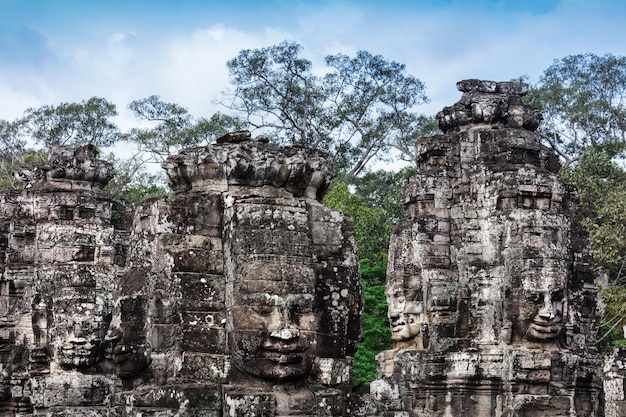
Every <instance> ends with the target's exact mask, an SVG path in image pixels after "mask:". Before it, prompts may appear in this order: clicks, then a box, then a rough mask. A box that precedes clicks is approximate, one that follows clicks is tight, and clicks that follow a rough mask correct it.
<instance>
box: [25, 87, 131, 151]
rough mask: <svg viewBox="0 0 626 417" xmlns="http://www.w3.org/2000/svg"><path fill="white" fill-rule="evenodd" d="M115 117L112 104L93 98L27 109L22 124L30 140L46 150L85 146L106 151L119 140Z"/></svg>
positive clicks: (102, 99)
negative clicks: (112, 119)
mask: <svg viewBox="0 0 626 417" xmlns="http://www.w3.org/2000/svg"><path fill="white" fill-rule="evenodd" d="M114 116H117V110H116V107H115V104H113V103H111V102H109V101H108V100H106V99H104V98H101V97H92V98H90V99H89V100H83V101H81V102H80V103H61V104H59V105H57V106H50V105H45V106H41V107H39V108H29V109H27V110H26V111H25V112H24V117H23V119H22V121H21V123H22V124H23V126H24V127H25V129H26V132H27V133H28V134H29V136H30V138H31V139H32V140H33V141H35V142H36V143H38V144H40V145H42V146H44V147H45V148H49V147H51V146H52V145H67V146H70V147H78V146H81V145H86V144H92V145H95V146H97V147H107V146H111V145H113V144H115V143H116V142H118V141H120V140H121V139H122V137H121V134H120V131H119V128H118V127H117V125H116V124H115V123H114V122H112V121H111V118H112V117H114Z"/></svg>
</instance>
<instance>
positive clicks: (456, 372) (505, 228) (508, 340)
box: [369, 80, 601, 417]
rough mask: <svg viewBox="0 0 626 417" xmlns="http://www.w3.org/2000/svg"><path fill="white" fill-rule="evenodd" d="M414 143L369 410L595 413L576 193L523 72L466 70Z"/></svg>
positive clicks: (591, 308)
mask: <svg viewBox="0 0 626 417" xmlns="http://www.w3.org/2000/svg"><path fill="white" fill-rule="evenodd" d="M458 88H459V90H461V91H462V92H463V96H462V98H461V100H460V101H459V103H457V104H455V105H453V106H451V107H447V108H445V109H444V110H443V111H442V112H440V113H439V114H438V115H437V119H438V121H439V125H440V127H441V129H442V130H443V131H444V132H447V133H446V134H445V135H439V136H434V137H429V138H422V139H421V140H420V141H418V143H417V145H416V154H417V155H418V156H417V160H416V162H417V172H416V174H414V175H412V176H410V177H408V178H407V179H405V181H404V184H403V187H402V194H401V198H402V201H403V202H404V215H403V218H402V219H401V220H400V221H399V222H398V224H397V225H396V227H395V229H394V231H393V234H392V237H391V244H390V250H389V267H388V271H387V290H386V293H387V299H388V302H389V320H390V325H391V328H392V338H393V340H395V342H396V345H395V348H394V349H392V350H390V351H386V352H382V353H381V354H379V356H378V359H377V360H378V370H379V379H378V380H376V381H374V383H372V397H373V398H374V399H375V404H376V408H377V410H376V411H372V410H370V411H369V413H370V415H381V416H382V415H385V416H388V415H396V416H400V415H402V416H433V417H435V416H442V417H443V416H467V415H471V416H476V417H494V416H501V415H502V416H504V415H506V416H546V415H555V416H556V415H559V416H561V415H563V416H564V415H578V416H582V415H584V416H598V415H601V414H600V411H599V410H600V407H599V392H600V384H599V374H598V363H599V361H598V357H597V352H596V349H595V330H596V329H595V318H596V317H595V299H596V296H597V290H596V288H595V286H594V283H593V279H594V277H593V274H592V272H591V265H590V255H589V248H588V242H587V240H586V239H585V235H584V233H583V232H582V230H581V229H580V227H579V225H578V224H577V223H576V209H577V196H576V192H575V190H573V189H571V188H570V187H568V186H567V185H565V184H564V183H563V181H562V180H561V179H560V177H559V175H558V168H559V167H558V161H557V158H556V156H555V155H554V154H553V153H552V152H551V151H549V150H548V149H547V148H545V147H543V146H542V145H541V143H540V137H539V135H537V134H535V133H534V132H533V130H534V129H536V127H537V124H538V121H539V120H540V115H539V114H538V113H537V112H536V111H535V110H534V109H531V108H529V107H527V106H524V105H523V104H522V102H521V98H520V97H521V95H523V94H525V92H526V88H527V87H526V86H524V85H521V84H517V83H496V82H491V81H479V80H466V81H462V82H460V83H459V84H458Z"/></svg>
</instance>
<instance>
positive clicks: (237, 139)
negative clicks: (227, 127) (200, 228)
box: [161, 131, 335, 201]
mask: <svg viewBox="0 0 626 417" xmlns="http://www.w3.org/2000/svg"><path fill="white" fill-rule="evenodd" d="M161 166H162V167H163V169H165V172H166V173H167V176H168V180H169V183H170V186H171V187H172V189H173V190H174V192H175V193H181V192H187V191H192V190H193V191H196V192H223V191H226V190H227V189H228V187H229V186H233V185H236V186H249V187H262V186H274V187H281V188H285V189H286V190H287V191H289V192H290V193H292V194H293V195H294V196H296V197H306V198H312V199H317V200H320V201H321V199H322V197H323V196H324V194H325V193H326V191H327V190H328V187H329V186H330V183H331V181H332V179H333V178H334V176H335V170H334V169H333V167H332V165H331V163H330V161H329V160H328V154H327V153H326V152H322V151H319V150H316V149H312V148H306V147H300V146H285V147H281V146H278V145H275V144H271V143H268V141H267V138H265V137H264V136H260V137H257V138H254V139H253V138H252V137H251V135H250V132H248V131H240V132H233V133H229V134H226V135H225V136H222V137H221V138H219V139H218V140H217V143H216V144H212V145H208V146H204V147H197V148H189V149H185V150H183V151H182V152H181V153H180V154H178V155H172V156H169V157H168V158H167V159H166V160H165V161H164V162H163V164H162V165H161Z"/></svg>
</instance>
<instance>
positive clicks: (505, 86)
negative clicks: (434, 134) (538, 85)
mask: <svg viewBox="0 0 626 417" xmlns="http://www.w3.org/2000/svg"><path fill="white" fill-rule="evenodd" d="M457 88H458V90H459V91H462V92H463V96H462V97H461V99H460V100H459V101H458V102H457V103H456V104H454V105H452V106H450V107H444V109H443V110H442V111H440V112H439V113H437V116H436V118H437V123H438V124H439V128H440V129H441V130H442V131H443V132H444V133H446V132H449V131H450V132H460V131H464V130H467V129H470V128H487V129H493V128H496V129H497V128H504V127H510V128H523V129H527V130H531V131H534V130H536V129H537V128H538V127H539V124H540V122H541V119H542V118H541V114H540V113H539V111H538V110H537V109H535V108H533V107H531V106H528V105H526V104H524V103H523V102H522V97H523V96H524V95H526V94H527V93H528V85H527V84H524V83H520V82H514V81H510V82H495V81H482V80H475V79H471V80H463V81H459V82H458V83H457Z"/></svg>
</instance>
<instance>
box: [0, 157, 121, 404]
mask: <svg viewBox="0 0 626 417" xmlns="http://www.w3.org/2000/svg"><path fill="white" fill-rule="evenodd" d="M96 155H97V152H96V150H95V147H93V146H90V145H88V146H84V147H81V148H78V149H77V150H76V151H72V150H70V149H68V148H65V147H54V148H53V149H51V150H50V154H49V158H48V163H47V164H46V165H43V166H39V167H34V168H29V169H24V170H22V171H20V172H19V173H18V178H19V179H20V180H21V181H22V182H23V183H24V189H23V190H21V191H12V192H8V193H6V194H3V196H2V201H0V211H1V220H0V224H1V226H0V227H1V232H0V236H1V238H0V242H1V254H0V272H1V275H0V301H1V302H0V318H1V322H2V324H1V325H0V340H1V341H2V342H1V343H2V348H1V350H0V364H1V367H0V369H1V370H2V371H1V375H2V394H0V407H1V408H0V414H2V415H32V414H30V413H35V414H37V413H45V412H49V411H50V410H54V409H63V410H66V412H67V413H69V414H74V415H78V414H80V413H82V412H86V410H90V411H89V412H91V410H97V409H101V410H103V409H105V408H106V406H107V404H108V403H107V402H106V397H107V395H109V394H111V393H113V392H115V391H116V390H118V389H120V388H121V384H120V381H119V380H118V379H117V378H115V377H109V376H107V375H104V373H103V370H102V368H101V367H100V366H99V364H100V361H101V360H102V358H103V355H104V345H105V340H104V338H105V334H106V333H107V330H108V327H109V323H110V321H111V309H112V305H113V299H112V297H113V292H114V290H115V288H116V287H117V281H118V279H119V277H120V275H121V271H122V269H123V267H124V265H125V261H126V252H127V250H128V242H127V238H128V224H127V223H129V222H126V224H125V222H124V219H125V218H126V219H128V218H130V213H129V212H130V209H129V207H127V206H124V205H120V204H119V203H115V202H114V201H113V200H112V199H111V198H110V196H109V195H108V194H107V193H105V192H104V191H103V188H104V186H105V185H106V184H107V182H108V181H109V180H110V179H111V178H112V176H113V167H112V165H111V164H110V163H108V162H105V161H102V160H98V159H96ZM114 213H115V215H114ZM94 412H95V411H94Z"/></svg>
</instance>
